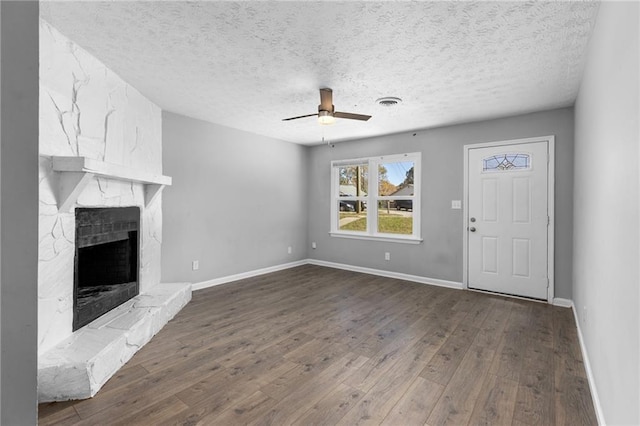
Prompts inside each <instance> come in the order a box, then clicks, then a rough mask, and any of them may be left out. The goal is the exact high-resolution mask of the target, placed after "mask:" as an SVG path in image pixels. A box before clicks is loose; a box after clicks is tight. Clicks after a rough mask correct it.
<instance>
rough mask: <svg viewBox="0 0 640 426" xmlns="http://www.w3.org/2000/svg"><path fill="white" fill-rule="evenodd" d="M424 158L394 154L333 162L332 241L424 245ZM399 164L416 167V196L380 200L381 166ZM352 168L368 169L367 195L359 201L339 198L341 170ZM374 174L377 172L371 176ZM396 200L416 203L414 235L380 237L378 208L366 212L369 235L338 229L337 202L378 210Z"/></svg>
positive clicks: (355, 198)
mask: <svg viewBox="0 0 640 426" xmlns="http://www.w3.org/2000/svg"><path fill="white" fill-rule="evenodd" d="M421 160H422V154H421V153H420V152H412V153H406V154H395V155H385V156H377V157H368V158H356V159H352V160H336V161H332V162H331V231H330V232H329V234H330V235H331V236H332V237H339V238H352V239H361V240H372V241H384V242H394V243H405V244H419V243H421V242H422V238H421V237H420V235H421V226H420V217H421V214H420V211H421V202H420V201H421V200H420V193H421V192H420V191H421V190H420V182H421V173H422V164H421V163H422V161H421ZM400 161H412V162H413V164H414V167H413V190H414V192H413V193H414V195H413V196H406V195H405V196H397V197H393V196H378V174H377V171H378V165H379V164H381V163H391V162H400ZM347 165H348V166H352V165H367V166H368V170H369V182H368V187H367V195H366V196H360V197H340V196H339V194H338V193H337V191H338V188H339V182H340V176H339V170H338V169H339V166H347ZM372 171H375V173H374V174H372ZM387 199H391V200H395V199H404V200H413V209H412V216H413V234H411V235H402V234H386V233H379V232H377V231H376V230H377V229H378V215H377V208H374V209H370V208H367V211H366V213H367V231H365V232H357V231H344V230H340V229H339V227H338V224H339V214H340V212H339V209H338V200H344V201H351V200H360V201H365V202H366V203H367V206H377V205H378V201H379V200H387Z"/></svg>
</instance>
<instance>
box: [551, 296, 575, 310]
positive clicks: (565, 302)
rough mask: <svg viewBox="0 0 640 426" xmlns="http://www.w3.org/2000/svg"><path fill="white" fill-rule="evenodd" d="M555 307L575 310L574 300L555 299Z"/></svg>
mask: <svg viewBox="0 0 640 426" xmlns="http://www.w3.org/2000/svg"><path fill="white" fill-rule="evenodd" d="M553 305H554V306H560V307H562V308H573V300H571V299H563V298H562V297H554V298H553Z"/></svg>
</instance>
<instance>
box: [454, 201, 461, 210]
mask: <svg viewBox="0 0 640 426" xmlns="http://www.w3.org/2000/svg"><path fill="white" fill-rule="evenodd" d="M451 208H452V209H456V210H459V209H461V208H462V200H451Z"/></svg>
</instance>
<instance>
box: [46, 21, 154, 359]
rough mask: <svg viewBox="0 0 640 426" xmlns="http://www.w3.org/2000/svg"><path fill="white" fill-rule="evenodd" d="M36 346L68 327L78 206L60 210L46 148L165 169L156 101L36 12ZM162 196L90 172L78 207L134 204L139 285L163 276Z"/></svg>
mask: <svg viewBox="0 0 640 426" xmlns="http://www.w3.org/2000/svg"><path fill="white" fill-rule="evenodd" d="M39 143H40V172H39V173H40V195H39V197H40V210H39V215H40V218H39V261H38V353H39V354H42V353H43V352H45V351H46V350H47V349H49V348H51V347H52V346H54V345H55V344H56V343H58V342H60V341H61V340H63V339H65V338H67V337H69V336H70V335H71V334H72V318H73V312H72V310H73V264H74V254H75V253H74V241H75V213H74V211H73V210H72V211H71V212H58V208H57V199H56V198H57V191H56V188H57V178H56V173H55V172H53V170H52V163H51V156H54V155H55V156H82V157H90V158H94V159H98V160H101V161H105V162H108V163H114V164H119V165H122V166H127V167H131V168H133V169H136V170H140V171H146V172H153V173H156V174H161V173H162V115H161V110H160V108H159V107H158V106H157V105H155V104H153V103H152V102H150V101H149V100H148V99H146V98H145V97H144V96H142V95H141V94H140V93H139V92H138V91H137V90H135V89H134V88H133V87H131V86H130V85H128V84H127V83H126V82H124V81H123V80H122V79H121V78H120V77H118V76H117V75H116V74H114V73H113V72H112V71H111V70H109V69H108V68H107V67H106V66H105V65H104V64H102V63H101V62H100V61H98V60H97V59H96V58H95V57H93V56H91V55H90V54H89V53H88V52H86V51H85V50H83V49H82V48H80V47H79V46H77V45H76V44H74V43H73V42H72V41H70V40H69V39H67V38H66V37H65V36H63V35H62V34H60V33H59V32H58V31H57V30H56V29H54V28H53V27H51V26H50V25H49V24H48V23H47V22H45V21H43V20H40V138H39ZM161 202H162V200H161V198H160V197H158V198H157V199H156V200H155V201H154V202H153V203H152V204H151V205H150V206H149V207H148V208H145V207H144V194H143V187H142V184H139V183H131V182H120V181H114V180H111V179H103V178H99V179H94V181H93V182H91V183H90V184H89V186H88V188H86V189H85V191H84V192H83V193H82V194H81V195H80V197H79V198H78V201H77V206H78V207H115V206H139V207H140V209H141V218H140V219H141V232H140V234H141V240H140V256H141V259H140V264H141V265H140V292H141V293H144V292H146V291H148V290H149V289H150V288H151V287H152V286H154V285H156V284H158V283H159V282H160V260H161V259H160V244H161V240H162V211H161Z"/></svg>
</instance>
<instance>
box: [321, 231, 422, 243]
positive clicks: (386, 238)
mask: <svg viewBox="0 0 640 426" xmlns="http://www.w3.org/2000/svg"><path fill="white" fill-rule="evenodd" d="M329 235H331V236H332V237H338V238H350V239H352V240H370V241H382V242H385V243H402V244H420V243H421V242H422V238H414V237H400V236H397V237H394V236H391V235H390V234H378V235H362V234H357V233H346V232H329ZM387 235H389V236H387Z"/></svg>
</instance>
